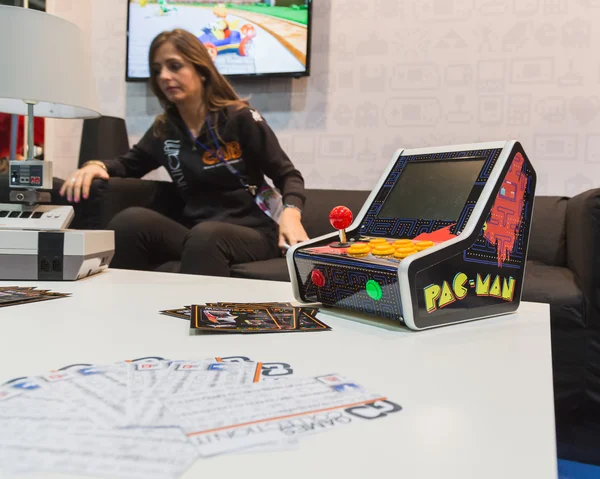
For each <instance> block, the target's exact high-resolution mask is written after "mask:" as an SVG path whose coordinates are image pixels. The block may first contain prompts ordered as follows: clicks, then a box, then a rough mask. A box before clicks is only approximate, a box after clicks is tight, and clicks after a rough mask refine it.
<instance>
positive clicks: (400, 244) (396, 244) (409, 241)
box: [394, 239, 414, 248]
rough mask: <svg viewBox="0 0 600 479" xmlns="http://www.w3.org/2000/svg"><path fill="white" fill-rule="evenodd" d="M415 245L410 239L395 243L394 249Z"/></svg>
mask: <svg viewBox="0 0 600 479" xmlns="http://www.w3.org/2000/svg"><path fill="white" fill-rule="evenodd" d="M413 245H414V243H413V241H412V240H409V239H399V240H396V241H394V247H395V248H400V247H402V246H413Z"/></svg>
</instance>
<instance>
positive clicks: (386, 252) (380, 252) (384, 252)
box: [371, 244, 394, 256]
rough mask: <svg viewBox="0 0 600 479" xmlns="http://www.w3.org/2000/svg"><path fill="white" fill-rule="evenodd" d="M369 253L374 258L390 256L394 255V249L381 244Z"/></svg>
mask: <svg viewBox="0 0 600 479" xmlns="http://www.w3.org/2000/svg"><path fill="white" fill-rule="evenodd" d="M371 253H372V254H374V255H375V256H392V255H393V254H394V248H393V247H392V246H391V245H389V244H381V245H377V246H375V247H374V248H373V249H372V250H371Z"/></svg>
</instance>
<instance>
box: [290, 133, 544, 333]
mask: <svg viewBox="0 0 600 479" xmlns="http://www.w3.org/2000/svg"><path fill="white" fill-rule="evenodd" d="M535 184H536V174H535V171H534V169H533V167H532V166H531V163H530V162H529V160H528V158H527V155H526V154H525V152H524V151H523V148H522V147H521V145H520V144H519V143H518V142H515V141H502V142H491V143H478V144H471V145H459V146H450V147H442V148H423V149H413V150H398V151H397V152H396V153H395V154H394V157H393V159H392V161H391V162H390V164H389V165H388V167H387V169H386V171H385V172H384V173H383V175H382V176H381V179H380V180H379V182H378V184H377V186H376V187H375V188H374V189H373V191H372V192H371V194H370V196H369V197H368V199H367V201H366V202H365V204H364V206H363V208H362V209H361V211H360V212H359V213H358V215H357V217H356V219H355V220H354V222H352V214H351V213H350V212H349V211H348V210H347V209H346V208H344V207H337V208H334V210H333V211H332V212H331V215H330V221H331V223H332V225H334V227H336V228H337V229H339V230H340V236H339V238H338V236H337V233H331V234H329V235H325V236H321V237H319V238H315V239H312V240H309V241H306V242H304V243H300V244H298V245H295V246H294V247H292V248H291V249H290V250H289V251H288V253H287V263H288V268H289V270H290V275H291V278H292V285H293V288H294V294H295V296H296V299H297V300H299V301H301V302H320V303H322V304H323V305H324V306H332V307H337V308H345V309H349V310H354V311H358V312H362V313H366V314H369V315H374V316H379V317H384V318H390V319H395V320H399V321H401V322H403V323H404V324H405V325H406V326H407V327H409V328H411V329H416V330H421V329H427V328H433V327H437V326H443V325H448V324H454V323H460V322H465V321H471V320H475V319H483V318H486V317H490V316H497V315H501V314H507V313H511V312H513V311H515V310H516V309H517V308H518V307H519V303H520V299H521V291H522V287H523V276H524V268H525V261H526V258H527V246H528V239H529V232H530V225H531V215H532V209H533V200H534V193H535ZM350 223H352V224H350ZM346 228H347V229H346Z"/></svg>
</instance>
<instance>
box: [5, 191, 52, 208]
mask: <svg viewBox="0 0 600 479" xmlns="http://www.w3.org/2000/svg"><path fill="white" fill-rule="evenodd" d="M8 199H9V201H12V202H15V203H25V204H28V205H37V204H40V203H50V201H52V198H51V196H50V192H49V191H39V190H19V191H11V192H10V194H9V197H8Z"/></svg>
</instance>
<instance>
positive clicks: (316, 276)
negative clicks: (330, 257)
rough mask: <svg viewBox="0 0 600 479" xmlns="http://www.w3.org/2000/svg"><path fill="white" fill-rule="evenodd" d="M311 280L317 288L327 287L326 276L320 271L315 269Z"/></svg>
mask: <svg viewBox="0 0 600 479" xmlns="http://www.w3.org/2000/svg"><path fill="white" fill-rule="evenodd" d="M310 279H311V281H312V282H313V284H314V285H315V286H316V287H317V288H322V287H323V286H325V276H324V275H323V273H321V272H320V271H319V270H318V269H313V270H312V273H310Z"/></svg>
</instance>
